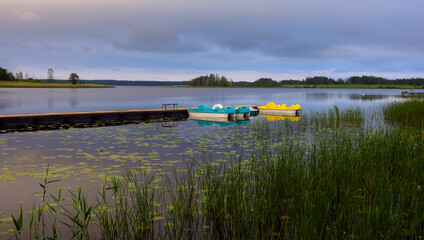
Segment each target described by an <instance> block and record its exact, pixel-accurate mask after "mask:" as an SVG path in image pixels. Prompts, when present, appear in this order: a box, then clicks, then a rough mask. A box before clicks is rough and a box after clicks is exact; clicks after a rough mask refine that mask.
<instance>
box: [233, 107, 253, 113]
mask: <svg viewBox="0 0 424 240" xmlns="http://www.w3.org/2000/svg"><path fill="white" fill-rule="evenodd" d="M236 113H250V108H249V107H239V108H237V109H236Z"/></svg>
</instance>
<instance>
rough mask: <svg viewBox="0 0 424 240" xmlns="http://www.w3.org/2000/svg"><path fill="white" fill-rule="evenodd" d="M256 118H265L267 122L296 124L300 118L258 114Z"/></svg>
mask: <svg viewBox="0 0 424 240" xmlns="http://www.w3.org/2000/svg"><path fill="white" fill-rule="evenodd" d="M258 116H262V117H265V119H266V120H267V121H270V122H272V121H280V120H290V121H292V122H296V121H299V120H300V116H282V115H263V114H259V115H258Z"/></svg>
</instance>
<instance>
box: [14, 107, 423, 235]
mask: <svg viewBox="0 0 424 240" xmlns="http://www.w3.org/2000/svg"><path fill="white" fill-rule="evenodd" d="M361 113H362V110H360V109H347V110H339V109H338V108H336V107H335V108H333V109H331V110H329V111H328V112H322V113H313V114H311V115H307V116H304V117H302V119H301V121H299V122H296V123H293V122H289V121H280V122H277V123H276V122H272V123H266V122H262V121H257V122H255V123H253V124H251V126H250V127H248V128H246V130H248V131H251V132H252V137H253V138H254V140H253V141H257V142H258V144H257V145H255V150H254V152H253V153H252V154H251V155H250V156H249V158H248V159H246V158H245V157H243V156H242V155H241V154H235V155H232V157H231V158H230V159H228V161H223V162H221V163H216V162H213V161H212V160H211V159H212V158H210V157H209V156H208V155H206V154H205V158H204V159H196V161H188V162H187V164H188V165H187V168H186V171H178V170H175V171H174V172H172V173H164V172H163V171H160V172H159V173H158V174H151V173H147V172H140V171H136V170H133V169H129V170H126V171H124V173H125V174H124V177H122V178H113V179H112V180H111V181H108V182H106V184H105V185H104V186H102V188H101V191H100V192H99V193H98V195H97V196H96V195H95V196H96V198H97V200H96V201H92V202H90V201H87V199H89V198H90V197H89V196H88V197H87V195H86V194H85V193H84V191H82V190H81V189H77V190H74V191H70V192H69V193H68V194H67V195H68V197H63V196H62V199H63V198H66V199H67V200H65V201H62V202H60V201H58V197H57V196H55V195H53V194H52V195H49V193H48V192H44V195H45V196H46V198H44V197H43V199H46V200H43V202H42V203H41V204H40V205H47V206H51V207H50V209H54V210H51V212H50V213H49V214H47V212H41V214H42V215H43V214H44V215H46V217H49V219H46V220H42V219H41V218H40V217H38V218H37V219H38V221H35V222H31V220H29V223H28V224H29V225H30V226H31V224H32V225H34V224H35V225H34V226H36V227H35V228H34V227H29V229H36V230H37V231H32V233H31V236H32V237H33V238H34V239H40V238H47V237H48V238H52V239H57V238H73V239H274V238H275V239H316V238H320V239H417V238H419V237H420V236H422V234H423V231H424V193H423V191H422V187H423V186H424V171H422V169H424V161H423V159H424V140H423V138H422V135H421V131H420V130H417V129H411V130H409V131H404V130H403V129H402V128H401V127H395V128H392V129H390V128H379V129H370V128H367V127H366V125H364V124H363V121H364V118H363V114H361ZM284 133H286V134H284ZM45 183H46V184H48V183H49V181H48V180H47V173H46V180H45ZM42 185H45V184H42ZM59 195H60V193H59ZM59 199H60V198H59ZM48 200H50V201H51V202H53V203H56V204H57V205H55V204H51V203H50V202H49V201H48ZM34 209H36V208H35V207H34ZM34 209H33V211H32V212H34V211H35V210H34ZM38 212H40V211H38ZM30 216H31V215H30ZM14 219H16V223H17V226H16V227H15V235H14V237H15V238H17V239H19V238H20V237H22V236H23V234H24V233H25V231H26V230H24V227H22V226H24V225H25V224H24V222H25V220H22V219H23V217H22V211H21V212H20V214H19V216H17V217H16V218H15V216H14ZM29 219H32V218H29ZM40 222H43V224H40ZM45 222H48V223H49V224H51V227H47V225H46V224H44V223H45ZM15 225H16V224H15ZM63 225H64V226H65V228H61V227H60V226H63ZM49 226H50V225H49ZM58 229H62V230H63V232H59V231H58ZM27 230H28V229H27ZM41 230H43V231H44V232H43V231H41Z"/></svg>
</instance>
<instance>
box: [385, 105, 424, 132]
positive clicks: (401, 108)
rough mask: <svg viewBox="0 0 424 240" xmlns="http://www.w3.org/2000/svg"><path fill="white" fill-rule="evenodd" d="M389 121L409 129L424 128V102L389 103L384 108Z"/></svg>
mask: <svg viewBox="0 0 424 240" xmlns="http://www.w3.org/2000/svg"><path fill="white" fill-rule="evenodd" d="M383 113H384V117H385V119H386V120H387V121H390V122H394V123H398V124H401V125H402V126H408V127H419V128H424V101H423V100H410V101H405V102H394V103H389V104H387V105H386V106H385V107H383Z"/></svg>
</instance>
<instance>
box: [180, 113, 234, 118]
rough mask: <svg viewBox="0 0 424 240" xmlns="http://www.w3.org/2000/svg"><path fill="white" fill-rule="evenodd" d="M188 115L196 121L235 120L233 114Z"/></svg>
mask: <svg viewBox="0 0 424 240" xmlns="http://www.w3.org/2000/svg"><path fill="white" fill-rule="evenodd" d="M188 115H189V117H190V118H196V119H218V120H232V119H234V118H235V113H207V112H188Z"/></svg>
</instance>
